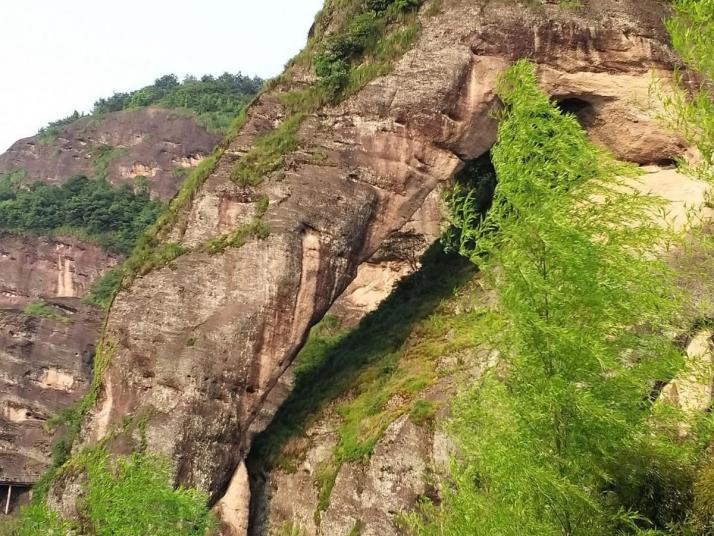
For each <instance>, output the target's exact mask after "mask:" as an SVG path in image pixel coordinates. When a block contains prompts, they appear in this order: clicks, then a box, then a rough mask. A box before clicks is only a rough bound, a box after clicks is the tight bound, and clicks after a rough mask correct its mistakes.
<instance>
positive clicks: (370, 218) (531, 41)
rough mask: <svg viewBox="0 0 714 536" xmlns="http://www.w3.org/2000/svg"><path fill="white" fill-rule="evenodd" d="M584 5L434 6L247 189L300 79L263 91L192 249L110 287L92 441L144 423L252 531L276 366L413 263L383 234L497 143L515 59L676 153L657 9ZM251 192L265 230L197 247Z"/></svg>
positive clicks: (578, 109) (190, 218)
mask: <svg viewBox="0 0 714 536" xmlns="http://www.w3.org/2000/svg"><path fill="white" fill-rule="evenodd" d="M583 4H584V7H582V8H579V9H565V8H564V7H560V6H558V5H555V4H548V5H542V6H537V7H535V8H533V7H531V8H529V7H525V6H519V5H510V4H509V5H502V4H500V3H493V2H484V3H481V2H473V1H466V0H449V1H445V2H443V6H442V8H441V11H440V12H439V13H437V14H430V15H428V14H426V13H423V14H422V15H420V18H421V22H422V24H423V32H422V34H421V36H420V37H419V39H418V40H417V42H416V44H415V46H414V48H413V49H412V50H411V51H410V52H408V53H407V54H405V55H404V57H403V58H402V59H401V60H400V61H398V62H397V64H396V66H395V68H394V70H393V72H392V73H391V74H389V75H387V76H384V77H381V78H378V79H376V80H374V81H373V82H371V83H369V84H368V85H367V86H366V87H365V88H364V89H362V90H361V91H360V92H359V93H357V94H356V95H354V96H353V97H351V98H349V99H348V100H347V101H345V102H343V103H342V104H340V105H339V106H336V107H328V108H324V109H322V110H321V111H320V113H318V114H313V115H309V116H308V117H307V118H306V119H305V121H304V122H303V123H302V125H301V127H300V130H299V133H298V137H299V140H300V144H299V145H300V146H299V149H297V150H296V151H294V152H293V153H291V154H289V155H287V156H286V158H285V161H284V166H283V168H282V169H280V170H279V171H277V172H275V173H272V174H269V175H268V176H266V177H264V178H263V181H262V182H261V183H260V184H259V185H258V186H254V187H243V186H239V185H238V184H236V183H234V182H233V181H231V179H230V173H231V170H232V169H233V168H234V166H235V165H236V162H238V161H239V160H240V158H241V157H243V156H244V155H245V153H246V151H248V150H249V148H250V147H251V146H252V145H253V144H254V143H255V141H256V139H258V138H259V137H260V136H261V135H263V134H265V133H267V132H270V131H271V130H272V129H274V128H275V127H276V125H278V124H280V122H281V121H283V120H284V119H285V118H286V117H287V115H288V112H287V110H286V109H285V108H284V107H283V105H282V104H281V99H280V95H281V94H282V93H284V92H286V91H289V90H290V89H293V88H295V87H300V84H301V83H302V82H301V81H300V72H298V71H297V68H296V71H295V74H296V79H297V81H296V80H295V79H294V80H293V81H292V82H281V83H277V84H276V85H275V86H274V87H273V88H272V89H270V90H269V91H266V92H265V93H263V94H262V95H261V96H260V97H259V98H258V100H257V101H256V102H255V103H254V104H253V105H252V107H251V108H250V110H249V112H248V121H247V123H246V125H245V126H244V127H243V129H242V131H241V132H240V134H239V135H238V136H237V137H236V138H235V139H234V140H233V141H232V142H231V143H230V145H229V146H228V148H227V150H226V152H225V153H224V155H223V157H222V158H221V160H220V161H219V163H218V166H217V168H216V170H215V171H214V172H213V174H212V175H211V176H210V177H209V178H208V179H207V180H206V182H205V183H204V184H203V185H202V186H201V188H200V189H199V191H198V192H197V194H196V195H195V196H194V198H193V200H192V202H191V203H189V204H188V205H187V206H186V207H184V209H183V211H182V212H181V214H180V215H179V218H178V221H177V222H176V223H175V224H174V225H173V226H172V227H171V228H170V229H168V230H166V231H165V232H164V233H163V236H162V238H163V239H164V240H166V241H170V242H174V243H177V244H180V245H182V246H184V247H186V248H187V249H188V252H187V253H185V254H184V255H182V256H180V257H178V258H176V259H174V260H173V261H172V262H170V263H169V264H168V265H166V266H164V267H161V268H158V269H156V270H154V271H152V272H150V273H148V274H146V275H144V276H142V277H139V278H137V279H136V280H135V281H134V283H133V284H132V285H131V287H130V288H128V289H126V290H124V291H122V292H121V293H120V294H119V296H118V298H117V299H116V301H115V303H114V306H113V307H112V310H111V312H110V315H109V320H108V324H107V329H106V333H105V337H106V339H105V340H106V342H107V344H108V345H109V346H110V347H111V348H112V361H111V365H110V366H109V369H108V371H107V373H106V374H105V376H104V378H103V385H104V387H103V392H102V395H101V396H100V400H99V403H98V405H97V407H96V408H95V409H94V410H93V412H92V413H91V415H90V416H89V419H88V420H87V422H86V426H85V430H84V434H83V440H84V441H85V442H91V441H94V440H97V439H99V438H100V437H102V436H103V435H105V434H106V433H107V432H108V431H109V430H110V429H111V428H112V426H114V425H115V424H117V423H119V422H121V421H122V419H124V418H125V417H126V416H127V415H138V414H142V415H148V423H147V426H146V441H147V444H148V447H149V448H150V449H152V450H156V451H160V452H162V453H164V454H166V455H167V456H168V457H169V458H170V459H171V460H172V462H173V467H174V471H175V478H176V482H177V483H181V484H185V485H190V486H196V487H198V488H201V489H203V490H205V491H207V492H209V494H210V496H211V498H212V500H213V501H218V500H219V499H220V498H221V497H222V496H223V495H224V493H226V490H228V494H229V496H228V498H227V499H225V500H224V501H222V503H221V505H222V507H223V508H225V509H229V510H230V512H229V513H228V514H226V515H225V517H226V519H225V521H226V523H227V525H226V529H225V530H226V531H227V532H226V533H230V531H233V532H235V533H242V532H244V531H245V527H244V518H243V517H242V515H243V514H241V512H244V511H245V510H244V509H242V508H240V507H239V506H236V504H235V502H236V501H239V500H241V499H240V498H241V497H245V493H243V490H244V485H243V484H241V482H243V479H242V477H241V476H240V474H239V475H238V476H236V477H235V478H234V472H235V471H240V472H242V471H244V468H243V465H242V462H243V460H244V458H245V456H246V453H247V451H248V449H249V447H250V443H251V440H252V438H253V436H254V434H255V433H256V432H258V431H259V430H260V429H261V428H262V427H263V426H264V425H265V424H266V423H267V422H268V421H269V417H270V414H271V413H272V412H273V411H274V408H275V407H276V403H275V398H271V396H270V395H271V392H272V391H273V389H274V388H278V389H285V385H286V384H285V382H281V381H280V380H281V377H283V375H284V373H285V371H286V370H287V369H288V367H289V365H290V363H291V362H292V360H293V359H294V357H295V355H296V353H297V351H298V350H299V348H300V346H301V344H302V343H303V341H304V339H305V336H306V333H307V330H308V329H309V327H310V326H311V325H313V324H314V323H315V322H316V321H318V320H319V319H320V318H321V317H322V316H323V315H324V314H325V312H326V311H328V309H329V308H330V307H332V306H333V304H334V303H335V301H336V300H337V299H338V298H339V297H340V296H344V297H343V298H342V305H343V306H344V305H345V304H347V306H349V307H351V310H352V314H353V316H355V317H356V318H358V317H359V316H360V315H361V314H363V312H364V311H366V310H368V309H370V308H373V307H374V306H375V305H376V303H377V302H378V301H379V300H380V299H381V297H380V296H383V295H386V294H388V292H389V289H390V288H391V282H390V278H391V279H393V277H391V276H389V275H388V274H386V275H385V272H384V270H395V271H396V272H397V273H401V271H402V270H404V271H407V270H406V269H405V268H404V267H405V266H407V265H409V264H410V262H409V259H407V260H404V259H402V260H401V261H399V262H401V263H402V268H399V267H396V265H394V264H392V265H389V264H388V262H396V261H394V260H393V259H392V260H389V259H387V258H382V259H381V260H380V257H379V254H378V253H379V252H380V250H381V248H382V247H383V246H384V245H385V244H388V243H389V242H390V240H393V239H394V238H395V236H399V233H405V231H406V230H408V228H409V224H410V222H411V223H412V224H414V228H413V230H414V232H415V233H417V234H420V235H421V236H422V239H423V244H424V245H428V243H430V242H432V241H433V240H434V239H435V237H436V236H437V235H438V231H437V229H438V219H439V218H438V216H430V217H423V218H421V217H417V218H416V219H415V214H416V213H418V211H420V210H421V211H422V214H424V213H425V212H429V213H432V214H433V213H434V211H433V209H428V208H427V207H428V206H429V204H430V203H435V201H436V204H435V205H434V206H436V205H438V194H435V193H434V192H438V189H439V188H440V187H441V186H442V185H444V184H446V183H448V181H449V180H450V179H451V178H452V177H453V175H454V173H455V172H456V171H457V170H458V169H460V168H461V166H462V165H463V161H464V160H467V159H473V158H476V157H478V156H480V155H481V154H483V153H484V152H485V151H487V150H488V149H489V148H490V147H491V146H492V144H493V143H494V141H495V135H496V120H495V118H494V113H493V112H494V111H495V110H496V109H497V107H498V101H497V97H496V82H497V78H498V75H499V73H500V72H501V71H502V70H503V69H504V68H505V67H507V66H508V65H510V64H511V63H512V62H513V61H514V60H515V59H518V58H521V57H528V58H530V59H531V60H533V61H534V62H536V63H537V65H538V73H539V76H540V77H541V81H542V85H543V87H544V88H545V90H546V91H548V92H549V93H550V94H552V95H553V96H554V98H556V99H557V100H559V101H562V102H564V103H565V104H564V106H571V107H573V112H575V113H576V114H578V117H579V118H580V119H581V121H582V122H583V124H585V125H586V126H587V127H588V128H589V129H590V132H591V135H592V137H593V139H594V140H595V141H596V142H599V143H602V144H604V145H605V146H607V147H608V148H609V149H610V150H611V151H613V152H615V154H617V155H618V156H620V157H622V158H625V159H627V160H630V161H633V162H636V163H639V164H651V163H655V164H657V163H662V162H665V161H668V160H669V159H671V158H673V157H675V156H677V155H679V154H681V153H683V152H684V151H685V149H686V147H685V146H684V144H683V142H682V141H681V140H680V139H678V138H677V137H676V136H674V135H672V134H670V133H668V132H666V131H665V130H663V129H662V128H661V126H660V125H659V124H658V123H657V121H656V120H655V119H654V117H653V115H654V112H653V110H652V105H648V107H645V108H644V109H640V107H638V106H637V105H636V103H638V102H646V101H647V100H648V99H649V84H650V80H651V73H652V71H653V70H654V71H656V72H658V73H659V74H661V75H662V76H665V77H667V76H669V73H671V70H672V68H673V62H674V59H673V56H672V54H671V51H670V49H669V48H668V44H667V38H666V32H665V30H664V28H663V27H662V24H661V18H662V14H663V13H665V9H666V5H667V3H666V2H664V1H655V0H644V1H638V2H634V1H629V0H628V1H614V0H613V1H598V2H595V1H590V2H583ZM303 75H304V76H305V81H307V80H309V75H307V74H305V73H303ZM261 196H267V198H268V199H269V201H270V203H269V207H268V210H267V212H266V214H265V216H264V218H263V221H264V222H265V223H266V224H268V225H269V226H270V230H271V231H270V235H269V236H268V237H267V238H265V239H262V240H257V239H256V240H249V241H248V242H247V243H245V244H244V245H243V246H242V247H240V248H231V247H229V248H227V249H225V250H224V251H222V252H219V253H213V254H212V253H210V252H208V251H206V248H204V247H201V246H202V245H203V244H206V243H207V242H208V241H210V240H211V239H214V238H216V237H219V236H221V235H223V234H225V233H227V232H230V231H231V230H233V229H235V228H237V227H238V226H240V225H243V224H246V223H248V222H250V221H251V219H252V218H253V217H254V214H255V211H256V204H257V201H258V200H259V199H260V198H261ZM435 198H436V199H435ZM416 220H419V222H421V223H420V225H416V223H415V222H416ZM425 222H429V223H428V225H427V224H426V223H425ZM411 234H414V233H411ZM402 237H403V235H402ZM365 262H367V263H369V264H368V265H365V264H364V263H365ZM380 264H382V268H379V265H380ZM370 265H371V266H370ZM407 268H408V269H409V270H411V269H413V268H414V267H413V266H411V267H410V266H407ZM356 278H357V279H356ZM354 281H357V284H356V286H352V287H350V284H352V283H353V282H354ZM346 289H349V290H347V293H345V290H346ZM355 304H356V305H355ZM338 306H339V305H338ZM343 310H344V309H343ZM276 386H277V387H276ZM278 398H279V397H278ZM395 426H396V427H397V428H395V429H394V430H392V432H393V434H394V436H395V438H396V437H401V435H400V434H403V435H404V437H405V438H406V439H405V440H404V441H407V442H408V441H411V439H409V438H412V436H413V435H414V433H417V432H413V431H411V430H410V429H409V428H408V426H407V424H405V423H402V424H401V425H399V426H401V428H399V426H397V425H395ZM395 441H396V439H395ZM400 441H401V440H400ZM395 444H396V443H395ZM427 454H428V453H427ZM427 454H425V456H427ZM420 459H421V458H420ZM415 463H416V462H415ZM420 463H421V462H420ZM350 478H352V480H354V478H356V477H354V478H353V477H352V476H350V475H344V481H345V482H348V481H351V480H350ZM296 489H297V488H296ZM62 493H63V490H62V489H59V488H58V489H56V490H55V494H56V495H58V496H59V495H61V494H62ZM415 493H416V494H418V493H419V491H418V490H417V491H415V492H414V493H411V492H410V495H409V497H412V496H413V495H414V494H415ZM338 496H342V495H340V492H339V491H338ZM405 496H406V495H405ZM243 500H244V499H243ZM350 500H352V499H350ZM359 504H360V503H359V501H357V505H356V506H355V504H351V505H349V506H348V505H346V504H345V505H343V506H344V508H353V509H354V508H359ZM385 504H386V503H385ZM343 511H346V510H343ZM236 512H237V513H236ZM339 512H340V510H339V507H338V506H335V512H334V517H330V519H333V520H334V524H333V525H330V526H334V527H335V530H338V529H339V530H341V528H342V526H343V525H342V524H340V523H342V522H341V521H339V519H340V515H341V514H339ZM350 515H352V514H350ZM229 518H230V519H229ZM231 519H232V520H233V521H231ZM331 523H332V522H331ZM380 523H381V521H380ZM231 524H232V525H233V528H232V529H231V528H230V525H231ZM380 526H381V525H380ZM387 533H388V532H384V534H387ZM324 534H330V533H329V532H324Z"/></svg>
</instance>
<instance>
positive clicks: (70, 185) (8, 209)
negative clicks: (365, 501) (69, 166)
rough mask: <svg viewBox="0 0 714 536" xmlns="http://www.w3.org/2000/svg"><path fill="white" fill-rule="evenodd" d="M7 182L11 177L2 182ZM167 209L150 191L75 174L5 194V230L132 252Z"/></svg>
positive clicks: (1, 207) (1, 212) (0, 203)
mask: <svg viewBox="0 0 714 536" xmlns="http://www.w3.org/2000/svg"><path fill="white" fill-rule="evenodd" d="M8 181H9V179H8V178H7V176H6V177H5V178H4V179H3V182H4V183H7V182H8ZM162 208H163V205H162V203H160V202H159V201H153V200H151V198H150V197H149V192H148V190H146V189H143V190H137V191H135V190H134V188H133V187H132V186H131V185H128V184H125V185H123V186H121V187H119V188H114V187H112V186H111V185H110V184H109V183H108V182H107V181H106V180H103V179H88V178H87V177H83V176H76V177H72V178H71V179H69V180H68V181H66V182H65V183H64V184H62V185H61V186H51V185H48V184H44V183H41V182H36V183H33V184H31V185H29V186H27V187H21V186H19V185H17V184H14V185H12V186H9V187H7V188H6V189H5V190H4V195H3V196H2V197H1V198H0V229H5V230H8V231H15V232H18V231H19V232H23V231H29V232H32V233H37V234H44V235H48V234H49V235H51V234H57V235H60V234H70V235H75V236H78V237H80V238H83V239H88V240H90V241H93V242H96V243H97V244H99V245H100V246H102V247H103V248H105V249H106V250H108V251H111V252H113V253H128V252H129V251H131V248H132V247H133V245H134V243H135V242H136V239H137V237H138V236H139V235H141V233H142V232H143V231H144V230H145V229H146V228H147V227H148V226H149V225H151V224H152V223H153V222H154V221H155V220H156V218H157V216H158V215H159V213H160V212H161V210H162Z"/></svg>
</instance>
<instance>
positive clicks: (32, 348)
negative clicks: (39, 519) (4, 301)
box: [0, 298, 101, 482]
mask: <svg viewBox="0 0 714 536" xmlns="http://www.w3.org/2000/svg"><path fill="white" fill-rule="evenodd" d="M47 306H48V307H51V308H52V309H53V310H54V311H56V313H57V314H61V315H62V316H63V317H64V318H65V320H60V319H58V318H44V317H38V316H29V315H27V314H25V313H24V312H23V311H22V310H18V309H14V308H5V307H0V481H6V480H11V481H20V482H34V481H36V480H37V478H38V477H39V476H40V475H41V474H42V473H43V472H44V470H45V469H46V468H47V467H48V465H49V462H50V455H51V442H52V435H51V434H49V433H48V432H47V431H46V430H45V429H44V427H43V425H44V423H45V422H46V421H47V419H49V418H50V417H52V416H53V415H55V414H57V413H58V412H60V411H61V410H63V409H65V408H66V407H68V406H69V405H71V404H72V403H73V402H75V401H76V400H77V399H78V398H79V397H80V396H82V395H83V394H84V393H85V392H86V390H87V388H88V386H89V382H90V381H91V365H92V358H93V357H94V344H95V341H96V337H97V331H98V329H99V325H100V322H101V314H100V313H99V311H97V310H96V309H95V308H93V307H90V306H87V305H84V304H82V303H80V301H79V300H77V299H72V298H57V299H55V300H48V302H47Z"/></svg>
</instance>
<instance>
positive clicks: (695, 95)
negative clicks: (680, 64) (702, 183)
mask: <svg viewBox="0 0 714 536" xmlns="http://www.w3.org/2000/svg"><path fill="white" fill-rule="evenodd" d="M672 4H673V14H672V17H671V18H670V19H669V20H668V21H667V29H668V30H669V32H670V35H671V37H672V44H673V45H674V48H675V49H676V50H677V52H678V53H679V54H680V56H681V57H682V59H683V60H684V62H685V64H686V66H687V68H689V69H691V70H692V71H694V72H696V73H697V75H698V79H697V78H694V79H693V77H691V76H686V77H685V73H683V72H681V71H678V72H676V73H675V84H674V85H673V86H671V87H667V88H666V89H665V87H664V85H663V84H662V83H661V82H658V83H657V84H656V86H655V89H656V92H657V93H658V94H659V97H660V99H661V100H662V102H663V104H664V107H665V113H664V114H663V117H662V119H664V121H665V123H666V124H667V125H668V126H669V127H671V128H672V129H673V130H675V131H677V132H679V133H681V134H682V135H683V136H684V138H685V139H686V140H687V142H689V143H690V144H691V145H693V146H694V147H696V148H697V149H698V150H699V152H700V154H701V156H702V159H701V162H700V163H698V164H697V165H695V166H689V165H687V164H686V163H685V162H681V164H682V167H683V168H684V169H685V171H686V172H688V173H690V174H692V175H694V176H696V177H698V178H700V179H704V180H709V181H712V180H714V98H713V97H712V87H713V86H712V84H714V47H713V46H712V42H714V0H674V1H673V2H672Z"/></svg>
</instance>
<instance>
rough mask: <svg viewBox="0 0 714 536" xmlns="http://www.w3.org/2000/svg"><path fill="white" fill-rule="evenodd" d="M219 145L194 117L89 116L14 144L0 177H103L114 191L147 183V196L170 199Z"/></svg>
mask: <svg viewBox="0 0 714 536" xmlns="http://www.w3.org/2000/svg"><path fill="white" fill-rule="evenodd" d="M219 140H220V135H218V134H213V133H210V132H208V131H207V130H206V129H205V128H203V127H201V126H200V125H199V124H198V123H197V122H196V120H195V118H194V117H193V116H191V115H190V114H186V113H181V112H180V111H177V110H167V109H163V108H153V107H149V108H138V109H131V110H123V111H120V112H112V113H107V114H103V115H98V116H96V115H90V116H87V117H83V118H81V119H78V120H77V121H74V122H73V123H70V124H69V125H67V126H65V127H62V128H60V129H58V130H57V131H56V132H53V133H51V134H44V135H43V134H40V135H37V136H33V137H31V138H25V139H22V140H19V141H17V142H15V143H14V144H13V145H12V147H10V148H9V149H8V150H7V152H5V153H4V154H2V155H0V175H3V174H7V173H11V172H13V171H17V170H19V172H20V174H21V175H20V176H21V178H22V180H23V181H24V182H27V183H30V182H33V181H42V182H46V183H50V184H57V183H62V182H63V181H65V180H66V179H68V178H70V177H72V176H74V175H86V176H88V177H94V176H97V175H103V176H106V177H107V179H108V180H109V182H111V183H112V184H115V185H119V184H122V183H124V182H127V181H131V180H133V179H135V178H136V177H145V178H146V179H147V181H148V184H149V187H150V189H151V192H152V194H153V195H155V196H156V197H159V198H161V199H164V200H166V199H171V197H173V196H174V194H175V193H176V191H177V190H178V187H179V186H180V184H181V181H182V180H183V178H184V177H185V171H186V170H187V169H188V168H191V167H193V166H195V165H196V164H198V163H199V162H200V161H201V160H202V159H203V158H204V157H205V156H206V155H208V154H209V153H210V152H211V151H212V150H213V148H214V147H215V146H216V144H217V143H218V141H219Z"/></svg>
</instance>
